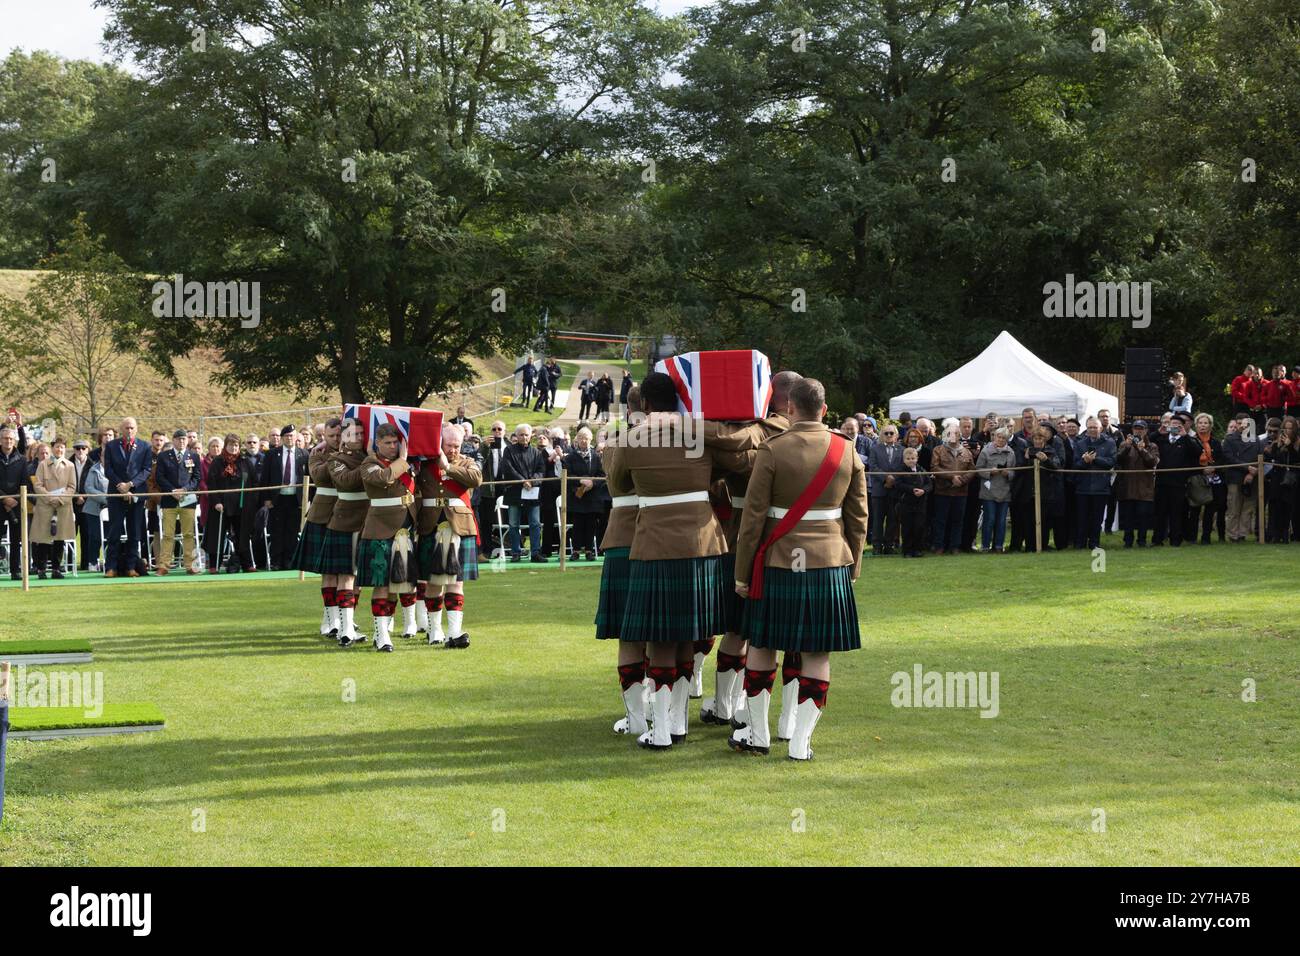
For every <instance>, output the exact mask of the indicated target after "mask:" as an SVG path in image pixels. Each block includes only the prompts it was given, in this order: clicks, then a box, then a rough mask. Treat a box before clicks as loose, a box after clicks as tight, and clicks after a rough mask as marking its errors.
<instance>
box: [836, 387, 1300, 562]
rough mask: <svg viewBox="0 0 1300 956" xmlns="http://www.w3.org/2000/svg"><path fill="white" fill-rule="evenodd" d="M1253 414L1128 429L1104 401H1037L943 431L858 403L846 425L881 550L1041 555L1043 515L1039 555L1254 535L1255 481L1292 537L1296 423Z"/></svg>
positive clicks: (1269, 531)
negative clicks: (1116, 540) (1078, 407)
mask: <svg viewBox="0 0 1300 956" xmlns="http://www.w3.org/2000/svg"><path fill="white" fill-rule="evenodd" d="M1181 397H1186V396H1180V398H1181ZM1284 410H1285V409H1284ZM1252 412H1253V410H1252V409H1250V408H1247V409H1243V410H1240V411H1238V412H1237V413H1236V414H1235V415H1234V416H1233V418H1232V419H1231V420H1229V422H1228V423H1227V426H1226V428H1225V429H1224V430H1223V432H1222V433H1220V432H1218V431H1217V430H1216V425H1215V422H1214V418H1213V416H1211V415H1209V414H1207V413H1205V412H1201V413H1199V414H1196V415H1193V414H1191V413H1190V412H1185V411H1168V412H1165V413H1164V414H1163V415H1162V416H1161V417H1160V419H1159V420H1158V421H1153V422H1147V421H1144V420H1138V421H1135V422H1133V424H1132V425H1131V426H1129V427H1128V429H1127V430H1125V429H1121V428H1119V427H1118V426H1116V425H1115V424H1114V423H1112V421H1111V416H1110V413H1109V411H1107V410H1105V409H1102V410H1100V411H1099V412H1098V414H1097V415H1096V416H1095V417H1089V418H1087V419H1086V420H1085V421H1083V422H1080V421H1079V420H1078V419H1077V418H1073V417H1070V416H1056V417H1052V416H1049V415H1040V414H1038V413H1037V412H1035V410H1034V409H1032V408H1026V409H1024V411H1023V412H1022V414H1021V417H1020V419H1019V420H1018V421H1017V420H1015V419H1010V418H1004V417H1002V416H1000V415H997V414H989V415H988V416H986V417H985V418H984V420H983V421H982V422H980V423H979V425H978V427H977V425H976V422H975V421H974V420H972V419H970V418H949V419H944V420H943V422H942V423H941V425H940V427H939V428H938V429H936V428H935V425H934V423H933V422H932V421H931V420H929V419H927V418H918V419H917V420H916V421H915V422H913V421H912V417H911V415H909V414H907V413H903V414H901V415H900V416H899V421H898V422H885V423H884V424H878V423H877V422H876V420H875V419H874V418H872V417H870V416H868V415H866V414H865V413H861V412H860V413H858V414H857V415H855V416H853V417H851V418H848V419H845V420H844V421H843V423H842V425H841V430H842V431H843V432H844V433H845V434H847V435H849V437H850V438H851V439H853V441H854V445H855V449H856V451H857V454H858V455H859V456H860V457H861V459H862V462H863V464H864V465H865V466H866V468H867V473H868V476H867V481H868V495H869V497H870V513H871V530H870V535H869V542H870V544H871V548H872V551H873V553H874V554H876V555H889V554H895V553H902V555H903V556H904V557H919V556H921V555H923V554H925V553H927V552H932V553H934V554H963V553H968V552H972V551H982V552H988V553H1001V552H1003V551H1033V550H1036V548H1037V546H1038V542H1039V536H1038V529H1039V524H1040V523H1041V543H1042V546H1043V549H1044V550H1063V549H1066V548H1087V549H1091V548H1096V547H1098V546H1099V545H1100V543H1101V535H1102V534H1103V533H1106V532H1110V531H1118V532H1120V533H1122V534H1123V546H1124V547H1126V548H1130V547H1138V548H1144V547H1148V546H1150V547H1162V546H1164V545H1165V544H1168V545H1170V546H1172V547H1179V546H1181V545H1182V543H1183V542H1184V541H1193V542H1194V541H1197V540H1199V541H1200V543H1201V544H1203V545H1208V544H1212V543H1213V542H1214V541H1215V539H1216V537H1217V540H1218V541H1220V542H1225V541H1226V542H1241V541H1246V540H1248V539H1249V540H1254V539H1256V538H1257V537H1258V528H1259V524H1258V514H1257V504H1258V501H1259V489H1260V485H1259V484H1258V483H1259V482H1262V483H1263V489H1264V495H1263V500H1264V504H1265V509H1266V522H1265V534H1264V540H1265V541H1267V542H1272V543H1278V544H1285V543H1288V542H1290V541H1294V540H1296V539H1297V535H1298V534H1300V507H1298V505H1300V498H1298V495H1297V485H1300V474H1298V473H1297V471H1296V470H1294V469H1292V468H1290V467H1287V466H1291V465H1298V464H1300V421H1298V420H1297V419H1296V417H1295V416H1293V415H1289V414H1287V415H1283V416H1281V417H1278V416H1273V415H1269V416H1267V417H1265V418H1264V419H1263V422H1262V425H1261V427H1259V428H1258V429H1257V426H1256V419H1255V417H1254V415H1253V414H1252ZM1261 458H1262V460H1263V473H1262V474H1260V469H1259V462H1260V459H1261ZM1035 462H1037V463H1038V480H1037V483H1035V476H1034V468H1033V465H1034V463H1035ZM977 535H978V537H979V542H978V544H977V542H976V538H977ZM900 542H901V543H900Z"/></svg>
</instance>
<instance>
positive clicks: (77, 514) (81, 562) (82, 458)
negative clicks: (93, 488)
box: [71, 438, 99, 571]
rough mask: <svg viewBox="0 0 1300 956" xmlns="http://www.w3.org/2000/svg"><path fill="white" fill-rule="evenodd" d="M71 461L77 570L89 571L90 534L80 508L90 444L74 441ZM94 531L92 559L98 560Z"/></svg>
mask: <svg viewBox="0 0 1300 956" xmlns="http://www.w3.org/2000/svg"><path fill="white" fill-rule="evenodd" d="M71 461H72V467H73V468H75V469H76V471H77V496H76V497H75V498H73V499H72V520H73V522H74V523H75V524H76V526H77V530H78V532H80V534H81V549H80V554H78V556H77V570H78V571H88V570H89V569H90V562H91V560H92V557H91V553H90V547H89V545H90V540H89V539H90V534H89V533H88V529H89V524H88V523H87V522H85V521H83V520H82V518H81V511H82V506H83V505H84V504H85V503H86V497H85V495H86V475H87V473H88V472H89V471H90V465H91V461H90V442H88V441H86V440H85V439H84V438H78V439H77V440H76V441H74V442H73V443H72V459H71ZM94 530H95V532H96V536H95V542H96V543H95V550H94V558H95V559H98V556H99V544H98V541H99V538H98V534H97V532H98V531H99V529H98V528H95V529H94Z"/></svg>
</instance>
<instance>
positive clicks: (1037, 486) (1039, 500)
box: [1034, 458, 1060, 551]
mask: <svg viewBox="0 0 1300 956" xmlns="http://www.w3.org/2000/svg"><path fill="white" fill-rule="evenodd" d="M1041 465H1042V462H1041V461H1039V460H1038V459H1037V458H1035V459H1034V550H1035V551H1042V550H1043V495H1042V490H1043V485H1042V481H1041V475H1042V472H1041V471H1040V470H1039V466H1041ZM1058 527H1059V525H1058ZM1057 546H1058V547H1059V546H1060V545H1059V544H1058V545H1057Z"/></svg>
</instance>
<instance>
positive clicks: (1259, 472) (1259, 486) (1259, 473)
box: [1255, 454, 1264, 544]
mask: <svg viewBox="0 0 1300 956" xmlns="http://www.w3.org/2000/svg"><path fill="white" fill-rule="evenodd" d="M1255 494H1256V496H1257V498H1258V502H1259V503H1258V505H1256V507H1257V508H1258V509H1259V521H1258V524H1259V543H1260V544H1263V543H1264V456H1263V454H1259V455H1257V456H1255Z"/></svg>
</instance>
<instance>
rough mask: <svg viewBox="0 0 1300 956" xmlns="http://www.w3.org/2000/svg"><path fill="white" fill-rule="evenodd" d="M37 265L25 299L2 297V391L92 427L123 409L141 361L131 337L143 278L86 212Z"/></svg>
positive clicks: (77, 425) (74, 423)
mask: <svg viewBox="0 0 1300 956" xmlns="http://www.w3.org/2000/svg"><path fill="white" fill-rule="evenodd" d="M40 265H41V267H42V270H43V271H41V272H40V273H38V275H37V278H36V279H35V281H34V282H32V284H31V285H30V286H29V287H28V289H27V293H26V294H25V295H24V296H23V297H22V298H21V299H0V328H3V330H4V331H3V334H0V391H3V392H4V393H5V394H7V395H11V396H14V400H15V401H16V402H18V403H19V404H24V403H33V402H44V403H46V407H51V408H54V409H57V410H58V413H59V417H60V418H61V419H62V421H63V422H64V423H65V424H67V423H72V427H74V428H76V429H87V430H90V431H94V430H95V429H96V428H97V427H98V425H99V423H100V422H102V421H104V420H105V418H106V417H108V416H112V415H114V414H115V413H117V412H119V411H126V410H125V409H121V408H119V407H118V403H119V400H120V399H121V397H122V395H123V394H124V393H125V392H126V390H127V388H128V387H129V386H130V384H131V379H132V377H133V376H134V375H135V372H136V370H137V369H138V368H139V366H140V364H141V361H142V359H141V354H140V351H139V349H138V347H137V345H136V343H135V341H134V340H133V337H132V329H133V327H134V325H135V320H137V319H138V317H139V316H140V314H141V313H143V312H144V309H145V305H146V303H145V300H144V298H143V297H142V295H141V281H140V277H139V276H136V275H134V274H132V273H131V272H130V271H129V270H128V269H127V268H126V265H125V263H123V262H122V260H121V259H119V258H118V257H117V256H115V255H113V254H112V253H110V252H106V251H105V250H104V247H103V243H102V241H101V239H100V238H98V237H94V236H92V235H91V234H90V231H89V230H88V229H87V227H86V223H85V221H84V219H81V218H78V219H77V220H76V222H75V223H74V224H73V226H72V233H71V235H70V236H69V237H68V239H67V240H66V241H64V242H63V243H62V245H61V246H60V247H59V249H58V250H57V251H56V252H55V253H54V254H53V255H51V256H49V257H47V258H46V259H44V260H43V261H42V262H41V264H40Z"/></svg>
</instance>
